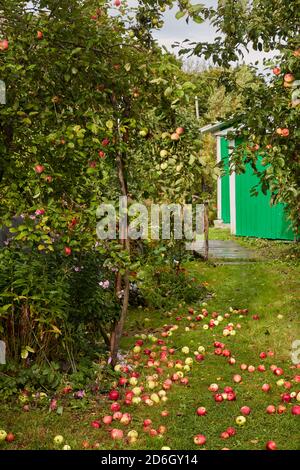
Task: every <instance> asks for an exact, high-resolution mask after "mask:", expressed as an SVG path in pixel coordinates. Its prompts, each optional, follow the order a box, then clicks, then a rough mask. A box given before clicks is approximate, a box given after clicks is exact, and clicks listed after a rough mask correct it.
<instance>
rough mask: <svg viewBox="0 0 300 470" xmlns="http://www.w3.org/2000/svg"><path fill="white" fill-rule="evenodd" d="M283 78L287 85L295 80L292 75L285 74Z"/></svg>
mask: <svg viewBox="0 0 300 470" xmlns="http://www.w3.org/2000/svg"><path fill="white" fill-rule="evenodd" d="M283 78H284V81H285V82H287V83H292V82H293V81H294V80H295V76H294V75H293V74H292V73H286V74H285V75H284V77H283Z"/></svg>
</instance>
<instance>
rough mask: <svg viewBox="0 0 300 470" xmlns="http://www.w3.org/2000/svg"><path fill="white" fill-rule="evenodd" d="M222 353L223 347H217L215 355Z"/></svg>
mask: <svg viewBox="0 0 300 470" xmlns="http://www.w3.org/2000/svg"><path fill="white" fill-rule="evenodd" d="M221 354H222V349H221V348H216V349H215V355H216V356H221Z"/></svg>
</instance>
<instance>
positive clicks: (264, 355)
mask: <svg viewBox="0 0 300 470" xmlns="http://www.w3.org/2000/svg"><path fill="white" fill-rule="evenodd" d="M259 357H260V358H261V359H266V357H267V353H265V352H261V353H260V355H259Z"/></svg>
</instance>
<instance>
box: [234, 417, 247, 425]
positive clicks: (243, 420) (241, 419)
mask: <svg viewBox="0 0 300 470" xmlns="http://www.w3.org/2000/svg"><path fill="white" fill-rule="evenodd" d="M235 422H236V424H237V425H238V426H244V424H245V423H246V418H245V416H238V417H237V418H236V420H235Z"/></svg>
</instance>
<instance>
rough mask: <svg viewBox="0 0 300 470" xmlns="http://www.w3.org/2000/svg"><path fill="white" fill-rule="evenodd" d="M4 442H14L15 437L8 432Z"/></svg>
mask: <svg viewBox="0 0 300 470" xmlns="http://www.w3.org/2000/svg"><path fill="white" fill-rule="evenodd" d="M5 440H6V442H13V441H14V440H15V435H14V434H13V433H12V432H9V433H8V434H7V436H6V438H5Z"/></svg>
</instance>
